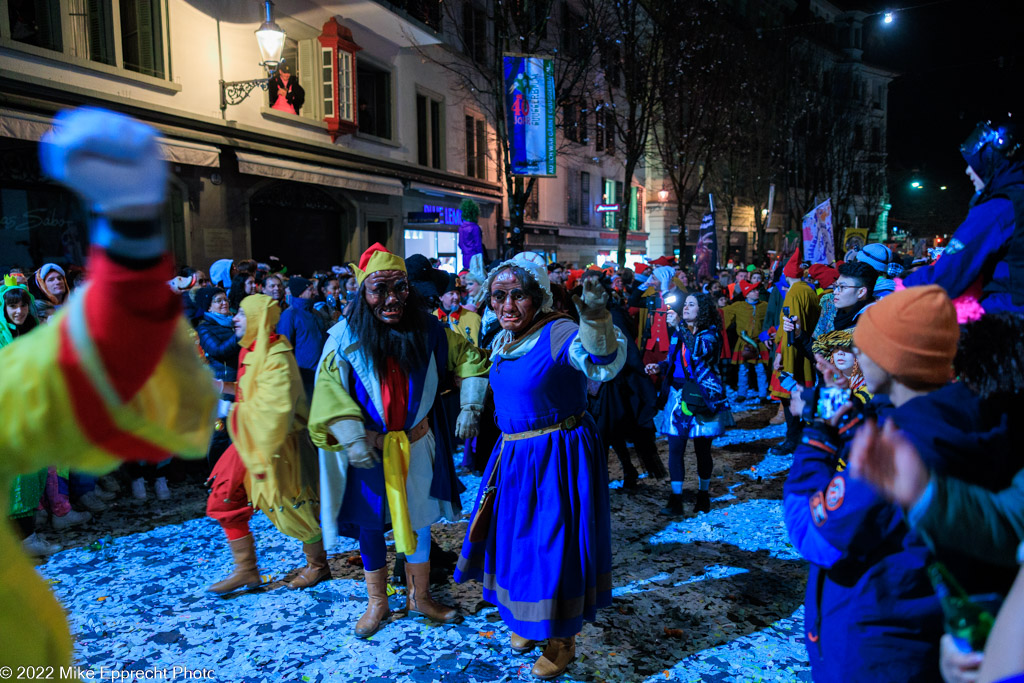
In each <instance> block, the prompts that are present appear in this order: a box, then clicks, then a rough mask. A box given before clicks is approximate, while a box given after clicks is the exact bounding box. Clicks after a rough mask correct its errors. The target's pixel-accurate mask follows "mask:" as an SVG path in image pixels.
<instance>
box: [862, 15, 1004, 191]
mask: <svg viewBox="0 0 1024 683" xmlns="http://www.w3.org/2000/svg"><path fill="white" fill-rule="evenodd" d="M845 4H846V5H850V4H851V3H845ZM858 6H859V7H860V8H861V9H864V10H866V11H883V10H886V9H890V10H898V11H896V13H895V21H894V22H893V23H892V24H889V25H883V24H882V23H881V21H880V17H872V18H870V19H869V20H868V22H869V23H868V26H866V27H865V54H864V59H865V61H866V62H868V63H872V64H877V65H879V66H882V67H885V68H889V69H892V70H894V71H897V72H899V73H900V74H901V75H900V76H899V77H897V78H896V80H894V81H893V82H892V83H891V84H890V86H889V130H888V151H889V167H890V178H891V179H893V178H903V177H906V175H907V174H909V173H911V172H915V171H916V174H915V175H916V176H920V177H922V179H924V180H926V181H928V182H930V183H931V184H932V186H933V187H934V186H936V185H947V186H949V191H951V192H953V191H955V192H956V193H957V194H958V195H960V196H962V197H963V198H964V200H965V201H966V200H967V199H969V198H970V196H971V194H972V192H973V189H972V188H971V187H970V182H969V180H968V179H967V178H966V176H965V175H964V173H963V170H964V167H965V164H964V162H963V160H962V158H961V157H960V154H959V147H960V143H961V142H963V140H964V138H965V137H967V135H968V133H970V131H971V130H972V129H973V128H974V125H975V124H976V123H977V122H978V121H981V120H985V119H991V120H993V121H999V120H1006V117H1007V114H1008V113H1009V112H1013V113H1014V114H1015V115H1016V117H1017V118H1019V119H1021V124H1020V125H1021V127H1022V129H1024V56H1022V52H1024V48H1022V42H1024V41H1022V40H1021V37H1022V36H1024V2H1021V0H973V1H965V0H940V1H938V2H935V1H933V0H920V1H919V2H913V0H910V1H907V0H904V1H903V2H899V3H885V2H877V1H875V0H868V1H867V2H862V3H858ZM901 8H905V9H902V11H899V10H901ZM1022 133H1024V130H1022ZM895 189H898V188H893V187H892V183H890V190H895ZM897 197H898V193H896V192H894V197H893V199H894V201H895V200H896V199H897ZM965 208H966V207H965Z"/></svg>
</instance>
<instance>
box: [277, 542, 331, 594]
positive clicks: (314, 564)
mask: <svg viewBox="0 0 1024 683" xmlns="http://www.w3.org/2000/svg"><path fill="white" fill-rule="evenodd" d="M302 552H304V553H305V554H306V567H305V569H303V570H302V571H301V572H299V575H298V576H296V577H295V578H294V579H292V580H291V581H289V582H288V583H287V584H285V585H286V586H288V587H289V588H291V589H292V590H295V589H296V588H309V587H310V586H315V585H317V584H318V583H320V582H321V581H326V580H327V579H329V578H331V568H330V567H328V566H327V551H326V550H324V542H323V541H322V540H320V541H317V542H316V543H303V544H302Z"/></svg>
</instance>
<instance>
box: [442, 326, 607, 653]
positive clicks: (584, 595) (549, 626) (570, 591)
mask: <svg viewBox="0 0 1024 683" xmlns="http://www.w3.org/2000/svg"><path fill="white" fill-rule="evenodd" d="M577 331H578V328H577V326H576V324H575V323H573V322H572V321H571V320H568V319H565V318H559V319H555V320H553V321H552V322H549V323H548V324H546V325H544V326H543V327H542V328H541V329H539V330H537V331H535V332H533V333H532V334H529V335H527V336H526V337H524V338H523V339H522V340H519V341H517V342H516V343H515V344H512V345H509V346H506V347H505V350H502V351H496V352H495V353H494V354H493V355H492V362H493V365H492V366H491V376H490V380H491V388H492V389H493V391H494V403H495V419H496V421H497V423H498V427H499V428H500V429H501V432H502V438H501V439H500V440H499V441H498V443H497V445H496V446H495V450H494V453H492V455H491V459H490V462H489V463H488V465H487V470H486V471H485V472H484V476H483V481H482V486H481V490H483V488H484V486H486V484H487V482H488V481H489V480H490V477H491V470H492V469H493V468H494V466H495V462H496V461H497V459H498V454H499V453H500V454H501V461H500V464H499V472H498V477H497V484H496V486H497V493H496V497H495V503H494V514H493V516H492V518H491V528H490V533H489V534H488V538H487V540H486V541H481V542H478V543H473V542H471V541H470V540H469V538H468V536H467V538H466V541H465V543H464V544H463V546H462V555H461V557H460V558H459V563H458V568H457V569H456V572H455V580H456V581H457V582H459V583H462V582H465V581H468V580H470V579H475V580H478V581H481V582H482V583H483V597H484V599H485V600H487V601H488V602H490V603H492V604H494V605H497V606H498V611H499V612H500V613H501V616H502V619H504V621H505V623H506V624H507V625H508V627H509V629H511V630H512V631H513V632H515V633H516V634H518V635H520V636H522V637H524V638H529V639H531V640H543V639H545V638H549V637H556V638H569V637H572V636H574V635H576V634H577V633H579V632H580V629H581V628H582V626H583V621H584V619H586V620H589V621H593V620H594V619H595V617H596V612H597V610H598V609H599V608H601V607H607V606H608V605H610V604H611V600H612V595H611V588H612V581H611V569H612V555H611V513H610V511H609V507H608V467H607V462H606V455H605V446H604V444H603V443H602V442H601V437H600V435H599V434H598V431H597V427H596V425H595V424H594V420H593V418H592V417H591V416H590V414H589V413H587V412H586V409H587V390H586V380H587V379H588V378H590V379H594V380H598V381H608V380H610V379H612V378H614V377H615V375H616V374H617V373H618V371H619V370H620V369H621V368H622V366H623V364H624V363H625V360H626V343H625V342H626V340H625V337H624V336H623V335H622V333H621V332H617V333H616V337H617V339H618V348H617V351H616V353H614V354H611V355H609V356H593V355H590V354H589V353H587V351H586V350H584V349H583V346H582V343H581V342H580V340H579V339H578V336H577ZM574 417H578V418H580V419H579V421H578V422H575V424H572V423H570V424H569V425H565V426H564V428H563V429H558V430H557V431H551V432H548V433H546V434H541V435H537V436H532V437H526V438H522V437H523V433H524V432H530V431H533V430H543V429H545V428H550V427H554V426H557V425H559V424H561V423H564V422H565V421H566V420H568V419H569V418H574ZM516 435H518V438H515V439H514V440H513V439H512V438H509V437H514V436H516ZM479 498H480V496H479V495H478V496H477V504H476V505H477V506H479V504H480V500H479ZM473 514H474V516H475V515H476V507H474V511H473Z"/></svg>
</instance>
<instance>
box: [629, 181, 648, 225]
mask: <svg viewBox="0 0 1024 683" xmlns="http://www.w3.org/2000/svg"><path fill="white" fill-rule="evenodd" d="M629 229H630V230H632V231H634V232H636V231H637V230H643V229H644V188H642V187H634V188H633V202H632V203H631V204H630V205H629Z"/></svg>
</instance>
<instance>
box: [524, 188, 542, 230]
mask: <svg viewBox="0 0 1024 683" xmlns="http://www.w3.org/2000/svg"><path fill="white" fill-rule="evenodd" d="M539 217H540V181H537V182H535V183H534V184H533V192H531V193H530V196H529V197H527V198H526V205H525V206H523V220H527V221H535V220H537V219H538V218H539Z"/></svg>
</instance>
